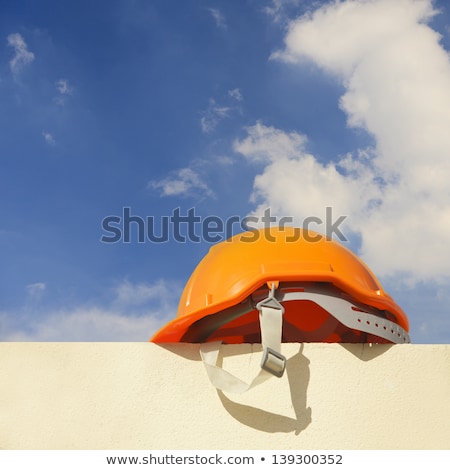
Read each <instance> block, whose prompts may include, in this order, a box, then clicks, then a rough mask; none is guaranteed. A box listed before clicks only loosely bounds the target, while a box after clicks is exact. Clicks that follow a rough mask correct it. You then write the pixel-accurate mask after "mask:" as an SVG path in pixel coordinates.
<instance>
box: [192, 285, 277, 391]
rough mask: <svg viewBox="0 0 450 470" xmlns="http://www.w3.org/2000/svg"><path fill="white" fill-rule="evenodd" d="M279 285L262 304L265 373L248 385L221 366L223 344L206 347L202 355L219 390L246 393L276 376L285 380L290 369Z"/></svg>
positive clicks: (261, 322) (260, 309) (261, 372)
mask: <svg viewBox="0 0 450 470" xmlns="http://www.w3.org/2000/svg"><path fill="white" fill-rule="evenodd" d="M276 287H277V283H275V282H272V284H271V289H270V293H269V296H268V297H267V298H266V299H264V300H262V301H261V302H259V303H258V304H257V305H256V308H257V309H258V310H259V323H260V328H261V343H262V347H263V356H262V360H261V370H260V371H259V373H258V374H257V376H256V377H255V378H254V379H253V380H252V381H251V382H250V383H249V384H248V383H246V382H244V381H242V380H241V379H239V378H238V377H236V376H234V375H233V374H231V373H230V372H227V371H226V370H224V369H222V368H221V367H220V366H218V365H217V361H218V358H219V349H220V345H221V342H220V341H218V342H212V343H203V344H202V345H201V347H200V354H201V357H202V359H203V363H204V365H205V368H206V371H207V373H208V377H209V380H210V381H211V383H212V384H213V385H214V387H216V388H217V389H218V390H222V391H224V392H230V393H244V392H246V391H247V390H250V389H251V388H253V387H256V386H257V385H259V384H261V383H263V382H265V381H266V380H267V379H269V378H270V377H272V376H273V375H275V376H276V377H281V376H282V375H283V373H284V370H285V368H286V358H285V357H284V356H283V355H282V354H281V352H280V351H281V331H282V325H283V313H284V307H283V306H282V305H281V304H280V303H279V302H278V300H277V299H276V298H275V289H276Z"/></svg>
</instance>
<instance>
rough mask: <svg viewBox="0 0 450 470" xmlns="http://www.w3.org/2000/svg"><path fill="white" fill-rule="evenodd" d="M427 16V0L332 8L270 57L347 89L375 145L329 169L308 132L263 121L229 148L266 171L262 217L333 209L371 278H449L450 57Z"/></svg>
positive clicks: (301, 26)
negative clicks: (355, 238)
mask: <svg viewBox="0 0 450 470" xmlns="http://www.w3.org/2000/svg"><path fill="white" fill-rule="evenodd" d="M434 14H435V11H434V9H433V5H432V2H431V1H429V0H399V1H397V2H392V1H390V0H373V1H370V2H368V1H364V0H360V1H356V0H353V1H342V2H331V3H329V4H326V5H325V6H322V7H321V8H319V9H318V10H316V11H315V12H313V13H312V14H308V15H305V16H303V17H301V18H298V19H296V20H294V21H292V22H291V23H290V25H289V28H288V30H287V34H286V37H285V44H286V46H285V48H284V50H283V51H281V52H279V53H278V54H276V55H275V56H274V57H276V58H278V59H279V60H283V61H289V62H291V63H297V64H299V67H301V64H302V63H304V62H305V61H310V62H313V63H315V64H316V65H318V66H319V67H321V68H322V69H323V70H324V71H325V72H326V73H329V74H331V76H333V77H334V78H335V79H336V80H337V81H338V82H339V83H340V84H341V85H342V86H343V87H345V93H344V94H343V96H342V97H341V99H340V107H341V109H342V110H343V111H344V112H345V113H346V115H347V120H348V124H349V126H350V127H354V128H361V129H364V130H365V131H367V132H368V133H369V134H370V135H371V136H373V137H374V140H375V145H374V147H373V148H369V149H356V150H355V151H354V152H352V153H351V154H349V155H346V156H336V158H335V160H334V161H332V162H330V163H328V164H324V163H323V162H322V161H321V160H319V159H318V158H316V157H315V156H313V155H311V154H309V153H308V152H307V149H306V145H305V143H306V141H305V138H304V136H302V135H300V134H298V133H296V132H286V131H284V130H281V129H276V128H273V127H268V126H264V125H263V124H257V125H255V126H253V127H250V128H249V129H248V136H247V137H246V138H244V139H241V140H239V141H237V142H236V143H235V150H236V151H237V152H239V153H241V154H242V155H244V156H245V157H246V158H248V159H250V160H258V161H260V162H265V164H266V165H265V168H264V170H263V171H262V173H261V174H259V175H258V176H257V177H256V179H255V182H254V193H253V197H254V200H255V202H257V203H258V208H257V209H256V210H257V211H258V210H262V209H263V208H265V207H267V206H272V207H273V208H274V210H275V209H276V210H277V211H279V212H281V213H283V214H288V215H291V216H298V217H299V218H303V217H305V216H308V215H319V216H320V215H321V213H322V212H323V210H324V208H325V207H326V206H333V207H334V208H335V213H339V214H342V215H347V216H348V217H347V220H346V224H347V225H346V226H347V229H348V230H351V231H353V232H355V233H357V234H358V235H359V236H360V238H361V251H360V253H361V254H362V256H363V257H364V259H365V260H366V261H367V262H368V264H369V265H370V266H371V267H372V268H373V269H374V271H375V272H376V273H377V274H378V275H386V276H387V275H396V274H397V275H398V274H401V275H402V278H405V276H406V277H409V278H410V280H411V281H412V282H418V281H421V280H425V281H426V280H439V281H444V280H445V279H448V277H449V273H448V262H447V259H446V257H445V256H443V253H448V234H449V233H450V193H449V192H448V181H450V158H449V155H450V134H449V132H448V123H449V122H450V61H449V56H448V53H447V51H445V50H444V49H443V47H442V46H441V44H440V42H439V40H440V37H439V35H438V34H437V33H436V32H435V31H433V30H432V29H431V28H430V27H429V26H427V21H428V20H429V19H430V18H431V17H432V16H433V15H434ZM299 73H301V69H299ZM319 228H320V227H319Z"/></svg>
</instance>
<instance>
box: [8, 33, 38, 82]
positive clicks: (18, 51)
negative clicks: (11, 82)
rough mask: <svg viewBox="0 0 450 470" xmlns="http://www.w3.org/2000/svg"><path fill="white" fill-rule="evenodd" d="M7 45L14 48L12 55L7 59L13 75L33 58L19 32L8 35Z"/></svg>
mask: <svg viewBox="0 0 450 470" xmlns="http://www.w3.org/2000/svg"><path fill="white" fill-rule="evenodd" d="M8 45H9V46H10V47H12V48H13V49H14V57H13V58H12V59H11V60H10V61H9V66H10V69H11V71H12V73H13V74H14V75H16V74H18V73H19V72H20V71H21V70H22V68H23V67H24V66H25V65H27V64H29V63H30V62H32V61H33V60H34V54H33V53H32V52H31V51H29V50H28V46H27V44H26V43H25V41H24V39H23V37H22V36H21V35H20V34H19V33H14V34H10V35H9V36H8Z"/></svg>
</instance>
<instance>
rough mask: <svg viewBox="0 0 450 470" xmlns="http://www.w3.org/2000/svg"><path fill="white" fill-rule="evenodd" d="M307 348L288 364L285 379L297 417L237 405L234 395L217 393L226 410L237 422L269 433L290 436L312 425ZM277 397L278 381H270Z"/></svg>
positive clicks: (301, 346)
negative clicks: (287, 434)
mask: <svg viewBox="0 0 450 470" xmlns="http://www.w3.org/2000/svg"><path fill="white" fill-rule="evenodd" d="M303 348H304V345H303V344H300V347H299V351H298V352H297V353H296V354H295V355H294V356H292V357H290V358H289V359H288V360H287V362H286V372H285V373H286V376H287V379H288V383H289V391H290V399H291V404H292V409H293V411H294V415H295V417H289V416H283V415H281V414H277V413H274V412H271V411H266V410H263V409H260V408H256V407H253V406H250V405H246V404H241V403H237V402H235V401H234V400H233V399H232V398H231V395H226V394H225V393H224V392H222V391H220V390H218V391H217V394H218V396H219V399H220V401H221V402H222V405H223V407H224V408H225V410H226V411H227V412H228V413H229V414H230V415H231V416H232V417H233V418H234V419H236V420H237V421H239V422H240V423H242V424H244V425H245V426H249V427H251V428H253V429H257V430H259V431H263V432H267V433H280V432H283V433H291V432H294V433H295V434H296V435H298V434H300V433H301V432H302V431H304V430H305V429H306V428H307V427H308V426H309V425H310V424H311V422H312V412H311V408H310V407H308V406H307V390H308V384H309V380H310V369H309V363H310V361H309V359H308V358H307V357H306V356H305V355H304V354H303ZM268 384H271V386H272V387H273V393H274V394H277V389H278V387H279V384H278V383H277V379H276V378H273V380H271V381H269V382H268Z"/></svg>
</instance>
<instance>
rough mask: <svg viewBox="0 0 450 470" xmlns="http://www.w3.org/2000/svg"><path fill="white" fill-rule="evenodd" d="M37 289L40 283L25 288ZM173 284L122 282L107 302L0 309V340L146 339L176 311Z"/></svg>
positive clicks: (177, 297) (175, 295)
mask: <svg viewBox="0 0 450 470" xmlns="http://www.w3.org/2000/svg"><path fill="white" fill-rule="evenodd" d="M27 289H28V290H29V292H30V291H31V292H38V293H39V292H41V291H42V290H44V289H45V284H42V283H36V284H31V285H30V286H28V287H27ZM178 290H179V289H178V287H177V286H174V285H172V284H170V283H167V281H164V280H159V281H156V282H155V283H154V284H145V283H139V284H136V285H135V284H132V283H130V282H128V281H124V282H123V283H121V284H119V285H118V286H117V287H116V288H114V289H113V293H114V295H113V298H112V301H111V305H107V306H83V305H80V306H74V307H72V308H69V309H61V310H53V311H49V312H47V314H45V315H42V314H41V313H39V315H37V314H36V312H31V313H27V312H16V313H15V314H14V315H12V314H11V313H10V312H8V314H7V313H5V312H0V340H1V341H147V340H148V339H149V338H150V337H151V336H152V335H153V333H154V332H155V331H156V330H157V329H158V328H160V327H161V326H162V325H163V324H164V323H166V322H167V321H168V320H170V319H172V318H174V317H175V315H176V308H177V303H178V299H179V292H178Z"/></svg>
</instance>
